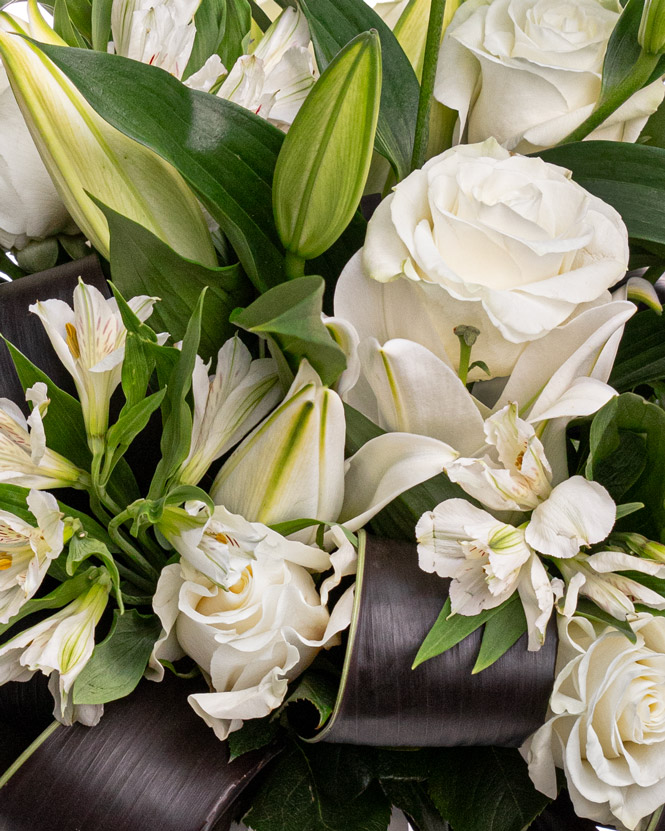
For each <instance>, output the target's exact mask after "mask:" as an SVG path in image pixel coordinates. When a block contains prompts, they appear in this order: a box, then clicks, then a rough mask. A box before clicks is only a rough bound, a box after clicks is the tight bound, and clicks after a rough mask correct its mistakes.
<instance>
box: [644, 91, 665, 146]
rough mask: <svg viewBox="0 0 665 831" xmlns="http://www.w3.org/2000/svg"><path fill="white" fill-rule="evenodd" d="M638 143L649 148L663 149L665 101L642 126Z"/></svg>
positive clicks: (664, 144)
mask: <svg viewBox="0 0 665 831" xmlns="http://www.w3.org/2000/svg"><path fill="white" fill-rule="evenodd" d="M638 141H639V142H640V143H644V144H648V145H649V146H650V147H665V101H663V103H662V104H661V105H660V107H658V109H657V110H656V112H655V113H654V114H653V115H652V116H651V117H650V118H649V120H648V121H647V123H646V124H645V125H644V129H643V130H642V132H641V134H640V137H639V139H638Z"/></svg>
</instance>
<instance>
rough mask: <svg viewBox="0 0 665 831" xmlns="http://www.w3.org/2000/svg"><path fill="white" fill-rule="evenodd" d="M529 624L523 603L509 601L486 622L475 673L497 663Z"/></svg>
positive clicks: (474, 668)
mask: <svg viewBox="0 0 665 831" xmlns="http://www.w3.org/2000/svg"><path fill="white" fill-rule="evenodd" d="M526 630H527V624H526V617H525V616H524V609H523V607H522V604H521V603H509V604H508V605H507V606H505V607H504V608H503V609H501V611H500V612H497V614H495V615H494V616H493V617H491V618H490V619H489V620H488V621H487V623H486V624H485V629H484V630H483V639H482V641H481V642H480V651H479V652H478V659H477V660H476V663H475V665H474V667H473V673H474V675H475V673H477V672H482V671H483V670H484V669H487V667H491V666H492V664H494V663H496V661H498V660H499V658H500V657H501V656H502V655H505V653H506V652H507V651H508V650H509V649H510V647H511V646H512V645H513V644H514V643H516V642H517V641H518V640H519V638H521V636H522V635H523V634H524V633H525V632H526Z"/></svg>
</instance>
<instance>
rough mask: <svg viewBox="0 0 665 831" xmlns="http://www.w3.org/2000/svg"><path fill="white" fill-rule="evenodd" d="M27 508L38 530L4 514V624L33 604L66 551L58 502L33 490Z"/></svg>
mask: <svg viewBox="0 0 665 831" xmlns="http://www.w3.org/2000/svg"><path fill="white" fill-rule="evenodd" d="M27 504H28V508H29V509H30V510H31V511H32V513H33V514H34V517H35V519H36V520H37V527H34V526H32V525H29V524H28V523H27V522H24V521H23V520H22V519H21V518H20V517H17V516H15V515H14V514H12V513H10V512H9V511H0V623H7V621H8V620H9V619H10V618H12V617H13V616H14V615H15V614H16V613H17V612H18V611H19V610H20V608H21V606H23V604H24V603H25V602H26V600H30V598H31V597H32V596H33V595H34V594H35V592H36V591H37V589H38V588H39V587H40V585H41V583H42V580H43V579H44V577H45V576H46V572H47V571H48V568H49V566H50V564H51V562H52V561H53V560H54V559H55V558H56V557H57V556H58V554H60V552H61V551H62V548H63V539H64V531H65V526H64V523H63V522H62V513H61V512H60V511H59V510H58V503H57V502H56V500H55V498H54V497H53V496H52V495H51V494H50V493H40V492H39V491H36V490H31V491H30V493H29V494H28V497H27Z"/></svg>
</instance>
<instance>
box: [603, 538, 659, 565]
mask: <svg viewBox="0 0 665 831" xmlns="http://www.w3.org/2000/svg"><path fill="white" fill-rule="evenodd" d="M612 541H613V542H618V543H620V544H623V545H624V546H625V547H626V548H628V549H629V551H632V553H633V554H637V556H638V557H648V558H649V559H650V560H657V561H658V562H659V563H665V545H662V544H661V543H659V542H655V541H654V540H649V539H647V538H646V537H644V536H642V534H634V533H621V534H612Z"/></svg>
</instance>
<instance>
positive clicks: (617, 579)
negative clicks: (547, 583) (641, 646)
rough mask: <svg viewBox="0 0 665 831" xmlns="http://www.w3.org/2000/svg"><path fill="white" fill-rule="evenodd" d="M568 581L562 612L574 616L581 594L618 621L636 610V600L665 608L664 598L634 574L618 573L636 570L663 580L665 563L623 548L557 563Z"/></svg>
mask: <svg viewBox="0 0 665 831" xmlns="http://www.w3.org/2000/svg"><path fill="white" fill-rule="evenodd" d="M557 567H558V568H559V570H560V571H561V574H562V575H563V577H564V579H565V581H566V584H567V586H566V597H565V603H564V607H563V614H564V615H565V616H566V617H571V616H572V615H573V614H574V613H575V609H576V607H577V599H578V596H579V595H583V596H585V597H588V598H590V599H591V600H593V602H594V603H596V605H598V606H600V608H601V609H604V610H605V611H606V612H607V613H608V614H610V615H612V616H613V617H615V618H618V619H619V620H625V619H626V616H627V615H632V614H634V613H635V605H634V603H635V602H637V603H642V604H644V605H645V606H650V607H651V608H652V609H665V598H663V596H662V595H661V594H659V593H658V592H656V591H653V590H652V589H650V588H648V587H647V586H644V585H642V583H640V582H639V581H637V580H634V579H632V578H631V577H625V576H624V575H622V574H616V573H615V572H621V571H637V572H640V573H642V574H648V575H651V576H653V577H658V578H660V579H662V578H663V577H665V565H662V564H661V563H656V562H654V561H653V560H645V559H643V558H642V557H633V556H632V555H631V554H625V553H623V552H622V551H600V552H598V553H596V554H591V555H590V556H586V555H585V554H578V555H576V556H575V557H571V558H569V559H566V560H560V561H558V562H557Z"/></svg>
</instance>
